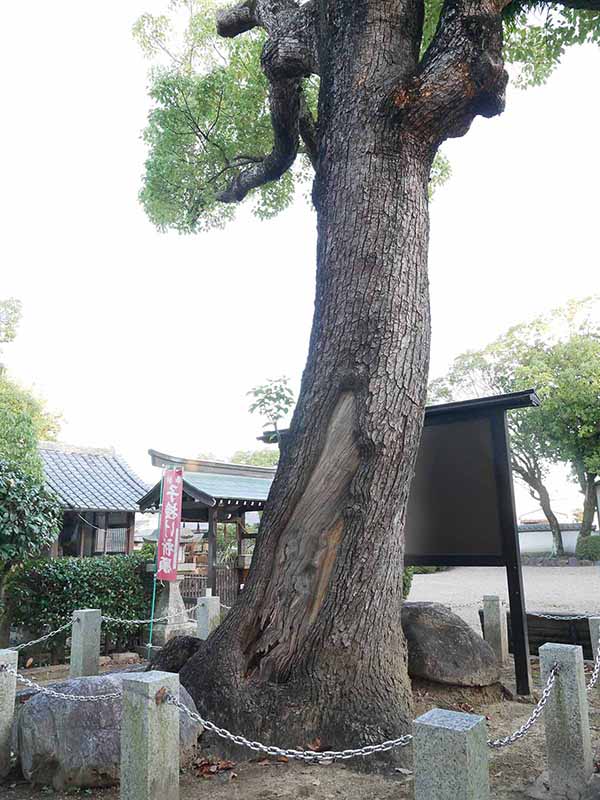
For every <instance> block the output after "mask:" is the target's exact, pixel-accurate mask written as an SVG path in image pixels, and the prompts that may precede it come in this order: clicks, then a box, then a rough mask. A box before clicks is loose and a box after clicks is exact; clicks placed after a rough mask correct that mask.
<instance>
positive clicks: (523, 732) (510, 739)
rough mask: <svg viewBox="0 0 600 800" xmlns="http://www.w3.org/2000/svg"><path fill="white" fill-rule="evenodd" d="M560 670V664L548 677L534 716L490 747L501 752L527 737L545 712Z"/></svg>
mask: <svg viewBox="0 0 600 800" xmlns="http://www.w3.org/2000/svg"><path fill="white" fill-rule="evenodd" d="M559 670H560V666H559V665H558V664H554V666H553V667H552V669H551V670H550V675H548V681H547V682H546V686H545V687H544V691H543V692H542V696H541V697H540V701H539V703H538V704H537V706H536V707H535V708H534V709H533V714H532V715H531V716H530V717H529V719H528V720H527V722H526V723H525V724H524V725H521V727H520V728H519V729H518V730H516V731H515V732H514V733H512V734H511V735H510V736H505V737H504V738H503V739H489V740H488V747H492V748H495V749H496V750H499V749H500V748H501V747H506V745H508V744H514V743H515V742H518V741H519V739H522V738H523V737H524V736H527V734H528V733H529V731H530V729H531V728H532V727H533V726H534V725H535V723H536V722H537V721H538V719H539V718H540V716H541V714H542V711H543V710H544V706H545V705H546V703H547V702H548V698H549V697H550V693H551V692H552V689H553V687H554V683H555V681H556V676H557V674H558V671H559Z"/></svg>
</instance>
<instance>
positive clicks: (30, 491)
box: [0, 460, 62, 578]
mask: <svg viewBox="0 0 600 800" xmlns="http://www.w3.org/2000/svg"><path fill="white" fill-rule="evenodd" d="M61 519H62V511H61V508H60V506H59V504H58V502H57V501H56V498H55V497H54V495H53V494H51V493H50V492H49V491H48V490H47V489H46V487H45V485H44V482H43V480H41V479H40V478H38V477H36V476H34V475H31V474H30V473H29V472H27V471H25V470H23V469H20V468H19V467H18V466H17V465H16V464H15V463H10V462H8V461H2V460H0V578H1V577H2V575H6V573H8V572H9V570H10V569H11V568H12V567H14V566H15V565H16V564H18V563H19V562H20V561H22V560H23V559H25V558H30V557H32V556H36V555H37V554H38V553H40V552H41V551H42V550H43V549H44V548H46V547H49V546H50V545H51V544H52V542H53V541H54V540H55V539H56V537H57V536H58V534H59V531H60V522H61Z"/></svg>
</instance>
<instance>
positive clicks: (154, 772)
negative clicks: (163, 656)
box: [120, 671, 179, 800]
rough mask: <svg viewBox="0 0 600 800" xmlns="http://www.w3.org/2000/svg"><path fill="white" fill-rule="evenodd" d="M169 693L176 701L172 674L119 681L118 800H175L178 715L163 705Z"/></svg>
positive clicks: (176, 687) (137, 675)
mask: <svg viewBox="0 0 600 800" xmlns="http://www.w3.org/2000/svg"><path fill="white" fill-rule="evenodd" d="M162 690H166V691H162ZM167 693H168V694H171V695H174V696H175V697H177V698H178V697H179V676H178V675H175V674H173V673H172V672H157V671H154V672H142V673H131V674H128V675H124V676H123V716H122V721H121V794H120V798H121V800H166V798H168V800H179V712H178V711H177V709H176V708H174V707H173V706H172V705H170V704H168V703H165V702H161V700H162V696H164V695H165V694H167Z"/></svg>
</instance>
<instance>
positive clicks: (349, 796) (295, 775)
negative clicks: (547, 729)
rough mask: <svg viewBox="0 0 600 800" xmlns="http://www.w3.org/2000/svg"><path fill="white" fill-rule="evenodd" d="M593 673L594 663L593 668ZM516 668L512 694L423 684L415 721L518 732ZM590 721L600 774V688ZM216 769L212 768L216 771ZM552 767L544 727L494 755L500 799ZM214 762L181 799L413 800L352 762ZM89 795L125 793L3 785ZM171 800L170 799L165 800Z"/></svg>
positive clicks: (406, 786)
mask: <svg viewBox="0 0 600 800" xmlns="http://www.w3.org/2000/svg"><path fill="white" fill-rule="evenodd" d="M587 668H588V670H589V671H591V665H587ZM533 677H534V683H535V684H536V686H539V667H538V664H537V660H534V663H533ZM512 680H513V672H512V667H510V668H507V669H506V670H505V671H504V673H503V686H504V687H506V689H507V690H508V691H507V692H505V691H500V690H496V691H490V690H487V691H486V693H481V692H477V693H474V692H472V691H469V690H448V689H443V688H441V687H435V688H432V687H431V685H423V684H419V685H417V684H415V685H414V686H413V691H414V696H415V716H418V715H420V714H423V713H424V712H425V711H428V710H429V709H430V708H433V707H436V706H437V707H441V708H448V709H451V710H456V711H466V712H472V713H476V714H482V715H484V716H486V717H487V720H488V729H489V733H490V737H491V738H498V737H501V736H505V735H507V734H509V733H512V732H513V731H514V730H516V728H518V727H519V726H520V725H522V724H523V723H524V722H525V721H526V720H527V718H528V717H529V716H530V714H531V711H532V709H533V704H532V703H531V702H523V701H521V700H516V699H514V698H513V699H511V693H512V691H513V690H514V687H513V684H512ZM593 695H594V697H593V698H592V703H591V712H590V722H591V726H592V742H593V747H594V753H595V754H596V757H597V760H598V761H597V770H598V771H600V690H596V691H595V692H593ZM211 764H212V766H211ZM545 764H546V755H545V743H544V726H543V722H540V723H538V725H537V726H535V727H534V728H533V730H532V731H531V732H530V733H529V734H528V736H526V737H525V738H524V739H522V740H521V741H519V742H518V743H517V744H514V745H512V746H510V747H507V748H504V749H502V750H500V751H497V750H492V751H491V761H490V777H491V786H492V798H493V800H517V798H525V797H526V796H527V795H526V793H525V789H526V787H527V785H528V784H530V783H531V782H532V781H533V780H535V779H536V778H537V777H538V775H539V774H540V773H541V772H542V771H543V770H544V768H545ZM221 767H224V768H220V767H219V766H218V759H216V758H213V759H212V760H211V758H210V749H204V750H201V751H200V752H199V754H198V758H197V759H196V761H195V762H194V764H193V765H192V766H191V767H189V768H188V769H186V770H185V771H182V774H181V779H180V798H181V800H209V798H210V800H292V798H294V800H297V798H311V799H312V800H343V799H346V800H411V798H412V797H413V777H412V773H411V774H402V773H400V772H397V771H393V770H390V772H389V773H387V774H381V775H368V774H363V773H357V772H355V771H354V770H353V769H352V768H351V767H350V766H348V765H347V764H333V765H329V766H312V765H305V764H295V763H291V762H290V763H282V762H277V761H273V760H267V759H255V760H253V761H240V762H236V763H231V764H227V763H223V764H222V765H221ZM73 794H81V795H85V796H86V797H91V798H97V800H118V796H119V794H118V789H114V788H113V789H85V790H80V791H76V792H70V793H68V794H63V793H55V792H53V790H52V789H49V788H39V787H38V788H34V787H31V786H30V785H29V784H27V783H24V782H23V780H22V778H19V777H18V776H17V775H16V774H13V775H11V776H9V779H8V780H7V781H5V782H4V783H0V797H2V800H40V798H42V797H44V796H48V795H53V797H54V798H56V800H63V798H66V797H72V796H73ZM165 800H168V798H165Z"/></svg>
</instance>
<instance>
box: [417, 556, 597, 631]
mask: <svg viewBox="0 0 600 800" xmlns="http://www.w3.org/2000/svg"><path fill="white" fill-rule="evenodd" d="M523 583H524V586H525V603H526V607H527V609H528V610H529V611H550V612H552V611H555V612H558V611H561V612H569V611H572V612H574V613H577V614H581V613H584V612H595V613H600V567H598V566H595V567H523ZM484 594H495V595H498V596H499V597H501V598H502V599H504V600H508V587H507V584H506V570H505V569H504V568H503V567H455V568H453V569H450V570H448V571H447V572H436V573H434V574H433V575H415V576H414V578H413V584H412V587H411V590H410V595H409V597H408V600H409V601H410V600H414V601H416V600H421V601H424V600H425V601H432V602H436V603H444V604H445V605H450V606H454V608H453V610H454V611H455V612H456V613H457V614H458V615H459V616H461V617H462V618H463V619H464V620H465V621H466V622H468V623H469V624H470V625H471V626H473V627H474V628H475V629H476V630H477V631H478V632H481V628H480V625H479V619H478V616H477V609H478V607H479V604H480V603H481V600H482V598H483V595H484ZM467 603H474V604H475V605H473V606H470V607H468V608H464V607H463V608H459V606H463V605H464V604H467Z"/></svg>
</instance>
